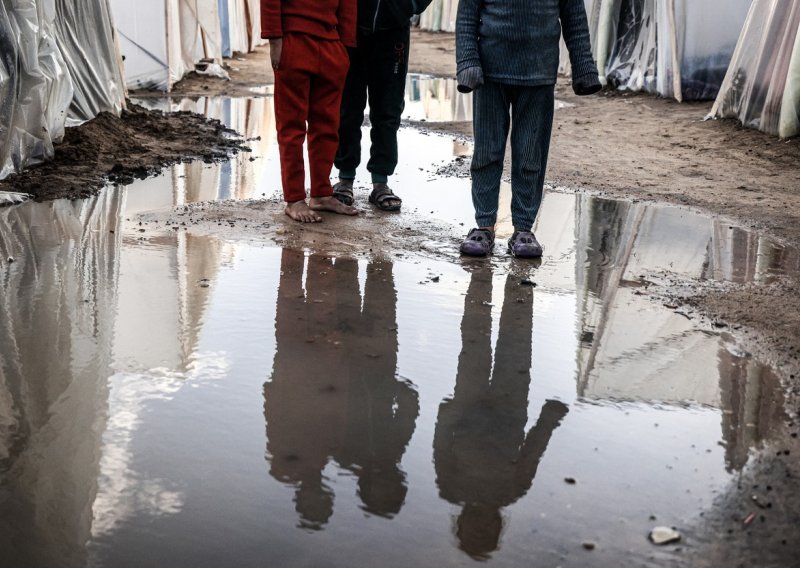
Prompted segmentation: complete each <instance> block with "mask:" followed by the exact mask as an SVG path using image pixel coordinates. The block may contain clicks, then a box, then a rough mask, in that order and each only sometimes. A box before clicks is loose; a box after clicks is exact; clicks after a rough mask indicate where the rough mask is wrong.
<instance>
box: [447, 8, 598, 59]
mask: <svg viewBox="0 0 800 568" xmlns="http://www.w3.org/2000/svg"><path fill="white" fill-rule="evenodd" d="M578 1H580V2H582V1H583V0H578ZM482 5H483V0H461V1H460V2H459V3H458V14H457V16H456V64H457V65H458V68H457V69H458V71H463V70H464V69H469V68H470V67H480V66H481V58H480V54H479V52H478V24H479V22H480V12H481V7H482Z"/></svg>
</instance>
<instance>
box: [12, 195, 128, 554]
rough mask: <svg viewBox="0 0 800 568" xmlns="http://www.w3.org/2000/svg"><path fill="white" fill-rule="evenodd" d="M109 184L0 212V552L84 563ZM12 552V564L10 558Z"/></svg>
mask: <svg viewBox="0 0 800 568" xmlns="http://www.w3.org/2000/svg"><path fill="white" fill-rule="evenodd" d="M121 206H122V200H121V198H120V193H119V192H106V193H103V194H102V195H100V196H99V197H97V198H95V199H92V200H86V201H73V202H70V201H57V202H52V203H47V204H38V205H36V206H31V204H26V205H23V206H19V207H15V208H11V209H5V210H3V211H2V212H0V257H2V258H3V259H7V258H9V257H11V258H13V259H14V262H13V263H11V264H5V265H4V266H2V267H0V287H2V290H3V292H2V299H0V503H2V505H0V511H2V512H0V558H2V559H3V561H2V563H3V565H9V566H32V567H38V566H83V565H85V563H86V561H87V554H86V550H85V548H84V544H85V543H86V541H87V540H88V539H89V537H90V534H91V527H92V509H91V504H92V502H93V501H94V499H95V497H96V495H97V483H96V480H97V477H98V474H99V462H100V457H101V453H102V450H101V448H102V440H101V437H102V432H103V430H104V428H105V418H104V410H105V406H106V399H107V396H108V384H107V381H106V379H107V377H108V375H109V370H110V367H111V357H110V349H109V347H110V345H111V344H112V342H113V335H114V334H113V325H112V323H113V312H114V308H115V304H114V297H115V289H116V285H117V280H118V270H117V261H118V255H119V243H120V239H121V235H120V233H119V231H118V229H119V225H120V210H121ZM12 559H13V564H12V563H11V562H12Z"/></svg>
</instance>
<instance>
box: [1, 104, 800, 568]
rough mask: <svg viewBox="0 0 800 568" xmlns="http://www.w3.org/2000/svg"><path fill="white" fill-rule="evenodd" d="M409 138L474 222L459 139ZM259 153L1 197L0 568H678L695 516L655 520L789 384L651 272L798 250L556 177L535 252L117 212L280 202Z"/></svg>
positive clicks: (447, 206)
mask: <svg viewBox="0 0 800 568" xmlns="http://www.w3.org/2000/svg"><path fill="white" fill-rule="evenodd" d="M202 104H205V103H202ZM233 110H235V108H234V107H231V115H230V116H231V118H230V120H231V121H233V120H235V116H234V115H235V113H233ZM255 110H256V107H253V108H251V111H253V112H254V111H255ZM254 114H255V115H258V116H260V117H261V118H259V119H258V120H254V121H253V122H252V123H251V124H255V125H257V124H259V121H261V120H263V121H266V122H268V121H269V113H268V112H266V111H264V112H263V113H261V114H259V113H258V112H254ZM242 116H244V115H242ZM248 116H251V115H248ZM243 120H245V123H246V122H247V120H246V119H243ZM256 128H257V127H256V126H254V127H253V131H254V132H255V131H256ZM401 140H402V143H403V145H404V146H403V148H401V152H402V153H403V156H404V158H403V163H402V164H401V167H400V172H399V173H398V176H397V183H398V184H400V185H399V187H402V188H403V190H404V191H403V196H404V197H405V198H406V200H407V201H406V203H407V204H408V206H409V208H410V209H414V208H416V209H417V210H418V211H417V214H420V215H421V214H425V215H432V216H436V217H438V218H440V219H442V220H444V221H448V222H452V223H453V224H454V227H455V228H454V231H459V230H461V227H459V225H458V223H460V222H464V223H469V208H468V206H465V205H464V204H463V201H464V195H465V192H466V191H468V181H467V180H465V179H459V178H452V179H440V178H439V177H438V176H436V175H434V172H435V171H437V170H438V169H439V168H440V166H441V165H442V164H451V163H452V162H453V160H454V159H455V158H456V157H457V156H456V155H458V154H463V153H465V150H464V148H463V147H462V146H460V145H459V144H458V143H456V142H453V140H451V139H447V138H441V137H434V136H430V135H425V134H421V133H418V132H415V131H411V130H404V131H403V136H402V139H401ZM256 142H260V143H263V144H264V147H263V149H262V150H261V151H259V152H258V153H256V152H254V153H253V156H252V157H255V158H256V159H255V161H252V162H251V161H250V160H249V158H248V157H244V158H241V159H238V160H234V161H232V162H229V163H227V164H222V165H208V164H200V165H197V164H190V165H182V166H179V167H177V168H175V169H173V170H171V171H169V172H167V174H166V175H165V176H162V177H161V178H155V179H153V180H146V181H145V182H142V183H141V184H139V185H138V186H134V187H130V188H129V189H127V190H124V189H109V190H108V191H106V192H104V193H102V194H101V195H100V196H98V197H97V198H94V199H91V200H86V201H77V202H64V201H58V202H51V203H46V204H23V205H20V206H17V207H14V208H10V209H9V208H7V209H3V210H0V258H1V259H2V262H0V286H2V289H3V294H2V302H0V312H2V315H1V316H0V353H1V354H2V363H1V364H0V503H2V506H1V507H0V558H3V566H6V565H8V566H13V567H16V566H20V567H23V566H24V567H38V566H47V567H50V566H66V567H82V566H101V567H104V566H108V567H126V566H155V565H157V566H172V567H200V566H209V567H212V566H213V567H218V566H236V567H247V566H348V567H349V566H375V565H382V566H408V565H420V566H441V565H450V566H467V565H472V564H475V563H476V562H481V561H483V562H486V563H487V564H490V565H497V566H519V565H529V564H530V563H531V559H532V558H535V559H536V565H542V566H587V565H591V566H620V565H626V566H627V565H645V566H647V565H652V566H661V565H664V564H670V563H679V562H680V559H681V557H682V555H683V553H682V552H681V551H680V550H681V549H682V548H685V547H687V546H688V547H691V546H692V540H691V533H687V534H685V542H684V543H682V544H679V545H673V546H669V547H667V548H655V547H653V545H651V544H649V543H648V541H647V538H646V535H647V533H648V531H649V530H650V529H651V528H652V527H653V526H656V525H669V526H676V527H677V528H679V529H684V530H687V529H688V527H690V526H692V525H693V524H694V523H696V522H698V521H699V520H700V519H701V516H702V515H703V513H704V512H705V511H708V510H709V509H710V508H711V507H713V503H714V498H715V496H716V495H719V494H720V493H721V492H723V491H725V490H726V488H728V487H729V486H731V484H735V483H736V480H737V476H738V474H739V472H740V471H741V470H742V468H743V467H744V466H745V464H746V463H747V461H748V457H749V455H750V453H751V452H752V451H753V450H754V449H755V448H758V447H759V446H760V445H761V444H762V443H763V441H765V440H767V439H769V436H770V432H771V430H772V429H773V427H774V426H775V425H776V424H778V423H779V422H780V421H781V420H783V419H784V418H783V398H782V392H781V390H780V387H779V384H778V380H777V377H776V376H775V374H774V373H773V372H772V371H771V370H770V369H769V368H768V367H766V366H764V365H762V364H761V363H759V362H758V361H756V360H754V359H753V358H752V357H750V356H749V355H748V354H747V353H746V352H744V351H743V350H742V349H741V348H740V347H739V346H737V345H736V344H735V342H733V340H732V339H731V338H730V337H729V336H728V335H727V334H726V333H725V331H724V329H722V330H720V329H716V328H708V327H706V326H703V325H701V324H700V323H699V322H697V321H695V320H692V319H689V317H691V315H690V314H688V317H687V315H684V314H681V313H678V312H679V310H676V309H675V308H674V307H669V306H663V305H661V304H659V303H656V302H654V301H653V300H651V299H650V298H648V293H649V288H650V287H651V284H650V283H651V282H658V281H660V280H662V279H666V278H668V277H672V276H675V275H677V276H679V277H688V278H699V279H709V280H731V281H736V282H761V281H767V280H769V279H770V278H772V277H773V276H774V275H776V274H780V273H782V272H783V271H785V270H787V269H790V268H792V267H794V266H796V264H797V254H796V251H792V250H787V249H783V248H781V247H779V246H777V245H775V244H773V243H770V242H769V241H767V240H765V239H762V238H759V237H758V236H757V235H755V234H752V233H748V232H746V231H744V230H741V229H738V228H732V227H730V226H729V225H727V224H725V223H722V222H720V221H718V220H713V219H708V218H705V217H702V216H700V215H697V214H695V213H691V212H687V211H684V210H681V209H677V208H666V207H654V206H646V205H643V204H633V203H628V202H617V201H609V200H603V199H599V198H595V197H591V196H588V195H577V196H576V195H572V194H566V193H557V192H554V193H550V194H548V195H547V197H546V199H545V202H544V206H543V210H542V213H541V216H540V221H539V223H538V225H537V227H536V230H537V234H538V235H539V236H540V238H541V240H542V241H543V242H544V243H545V245H546V247H547V251H546V256H545V258H544V260H543V262H542V263H541V264H539V263H535V264H531V263H523V262H512V261H511V260H510V259H508V258H506V257H504V256H503V255H498V257H497V258H496V259H495V260H494V261H493V262H474V261H473V262H461V261H449V260H441V259H437V258H432V257H430V256H424V255H410V254H404V255H403V256H397V255H395V254H394V251H385V252H384V253H382V254H380V253H376V254H373V255H364V256H346V255H340V256H336V257H332V256H331V255H326V254H324V253H314V254H311V253H308V252H306V251H302V250H293V249H281V248H278V247H275V246H270V245H269V244H267V243H263V244H259V243H253V242H248V243H245V242H241V241H225V240H220V239H216V238H211V237H201V236H195V235H192V234H191V233H190V232H188V231H177V232H174V231H169V230H164V231H146V232H144V233H143V232H140V227H139V226H138V225H137V224H136V223H135V221H126V219H135V213H136V212H137V211H142V210H145V209H148V208H150V209H152V208H159V207H169V206H172V205H176V204H181V203H186V202H187V201H208V200H211V199H219V198H227V197H251V196H258V195H259V194H261V193H264V194H270V192H272V191H274V189H275V187H276V186H275V185H274V181H272V180H274V178H273V177H271V176H275V175H276V174H275V171H274V158H271V157H270V156H274V151H275V148H274V146H270V145H269V140H268V139H264V140H261V141H256ZM420 168H422V171H420ZM504 199H505V198H504ZM408 217H409V218H410V219H413V218H414V217H415V216H414V215H413V214H411V213H408ZM503 230H505V231H507V230H508V227H507V226H505V225H504V229H503ZM8 258H12V259H13V262H9V261H7V260H6V259H8ZM584 544H586V545H587V546H588V545H590V544H591V545H593V546H594V548H593V550H588V549H587V548H585V547H584Z"/></svg>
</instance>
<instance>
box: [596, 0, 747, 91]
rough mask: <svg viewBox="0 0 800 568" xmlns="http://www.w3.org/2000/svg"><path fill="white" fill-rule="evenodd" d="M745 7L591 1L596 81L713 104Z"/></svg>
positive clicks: (725, 2)
mask: <svg viewBox="0 0 800 568" xmlns="http://www.w3.org/2000/svg"><path fill="white" fill-rule="evenodd" d="M750 3H751V0H705V1H704V2H696V1H692V0H595V2H594V6H593V9H592V12H594V14H595V15H596V18H593V17H590V23H591V28H592V35H593V46H594V53H595V57H596V59H597V62H598V68H599V69H600V71H601V73H600V74H601V78H602V79H603V80H604V81H607V82H608V83H610V84H611V85H612V86H615V87H617V88H619V89H622V90H633V91H646V92H651V93H658V94H660V95H662V96H664V97H672V98H676V99H678V100H679V101H680V100H707V99H713V98H714V97H715V96H716V95H717V92H718V91H719V88H720V86H721V84H722V80H723V77H724V75H725V70H726V69H727V68H728V64H729V63H730V60H731V56H732V54H733V51H734V48H735V46H736V41H737V39H738V37H739V33H740V31H741V29H742V25H743V24H744V21H745V18H746V16H747V11H748V8H749V7H750ZM597 4H600V6H597ZM587 11H588V9H587ZM592 12H590V13H592Z"/></svg>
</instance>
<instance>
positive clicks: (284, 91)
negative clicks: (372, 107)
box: [275, 33, 347, 203]
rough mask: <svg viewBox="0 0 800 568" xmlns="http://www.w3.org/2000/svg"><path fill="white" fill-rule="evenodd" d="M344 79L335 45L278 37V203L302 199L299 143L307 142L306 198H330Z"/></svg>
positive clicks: (340, 49)
mask: <svg viewBox="0 0 800 568" xmlns="http://www.w3.org/2000/svg"><path fill="white" fill-rule="evenodd" d="M346 74H347V52H346V50H345V47H344V45H342V43H341V42H339V41H328V40H321V39H317V38H315V37H313V36H310V35H307V34H294V33H291V34H286V35H284V36H283V52H282V54H281V63H280V67H279V68H278V70H277V71H276V72H275V123H276V126H277V129H278V150H279V152H280V157H281V179H282V181H283V198H284V199H285V200H286V201H287V202H289V203H291V202H294V201H301V200H303V199H305V198H306V188H305V175H306V174H305V164H304V162H303V142H305V140H306V136H308V163H309V170H310V174H311V197H327V196H329V195H333V188H332V187H331V179H330V177H331V165H332V162H333V157H334V156H335V155H336V148H337V147H338V145H339V136H338V134H339V112H338V111H339V108H340V105H341V100H342V82H343V81H344V78H345V75H346Z"/></svg>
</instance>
